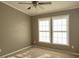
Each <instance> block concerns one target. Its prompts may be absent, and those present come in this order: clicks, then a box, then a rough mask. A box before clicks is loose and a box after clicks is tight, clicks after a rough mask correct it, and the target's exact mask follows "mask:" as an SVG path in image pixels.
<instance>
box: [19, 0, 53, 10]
mask: <svg viewBox="0 0 79 59" xmlns="http://www.w3.org/2000/svg"><path fill="white" fill-rule="evenodd" d="M18 4H31V5H32V6H30V7H28V8H27V9H28V10H29V9H31V8H32V7H35V8H36V7H38V6H40V5H46V4H52V3H51V2H40V1H32V2H31V3H26V2H19V3H18Z"/></svg>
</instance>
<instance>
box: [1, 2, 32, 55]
mask: <svg viewBox="0 0 79 59" xmlns="http://www.w3.org/2000/svg"><path fill="white" fill-rule="evenodd" d="M30 44H31V17H30V16H28V15H26V14H24V13H22V12H20V11H18V10H16V9H14V8H11V7H9V6H7V5H5V4H3V3H1V2H0V49H2V52H0V56H2V55H5V54H7V53H10V52H13V51H15V50H18V49H21V48H24V47H27V46H28V45H30Z"/></svg>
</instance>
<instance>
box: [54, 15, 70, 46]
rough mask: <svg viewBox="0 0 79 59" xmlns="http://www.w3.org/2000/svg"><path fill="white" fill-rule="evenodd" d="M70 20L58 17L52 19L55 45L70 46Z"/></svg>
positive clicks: (66, 17) (65, 17)
mask: <svg viewBox="0 0 79 59" xmlns="http://www.w3.org/2000/svg"><path fill="white" fill-rule="evenodd" d="M68 20H69V18H68V16H56V17H53V18H52V29H53V31H52V33H53V34H52V35H53V36H52V37H53V38H52V41H53V44H62V45H69V40H68Z"/></svg>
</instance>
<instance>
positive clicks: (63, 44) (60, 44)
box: [52, 15, 70, 46]
mask: <svg viewBox="0 0 79 59" xmlns="http://www.w3.org/2000/svg"><path fill="white" fill-rule="evenodd" d="M54 17H67V31H53V25H52V44H56V45H66V46H69V45H70V41H69V15H59V16H54ZM54 17H52V24H53V18H54ZM54 32H67V41H68V44H62V43H61V44H58V43H53V40H54V39H53V38H54V37H53V33H54Z"/></svg>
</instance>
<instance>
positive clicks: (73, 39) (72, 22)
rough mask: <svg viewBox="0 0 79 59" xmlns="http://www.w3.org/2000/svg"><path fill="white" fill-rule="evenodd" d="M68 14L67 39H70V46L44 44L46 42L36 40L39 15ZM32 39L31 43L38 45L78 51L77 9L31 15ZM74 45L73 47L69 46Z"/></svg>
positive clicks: (78, 13) (78, 12)
mask: <svg viewBox="0 0 79 59" xmlns="http://www.w3.org/2000/svg"><path fill="white" fill-rule="evenodd" d="M65 14H69V15H70V17H69V40H70V46H61V45H54V44H46V43H41V44H40V43H39V42H38V18H41V17H52V16H57V15H65ZM32 18H33V20H32V39H33V43H35V44H37V45H40V46H46V47H51V48H57V49H64V50H70V51H75V52H79V9H73V10H66V11H61V12H54V13H49V14H44V15H38V16H34V17H32ZM72 46H74V49H72V48H71V47H72Z"/></svg>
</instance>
